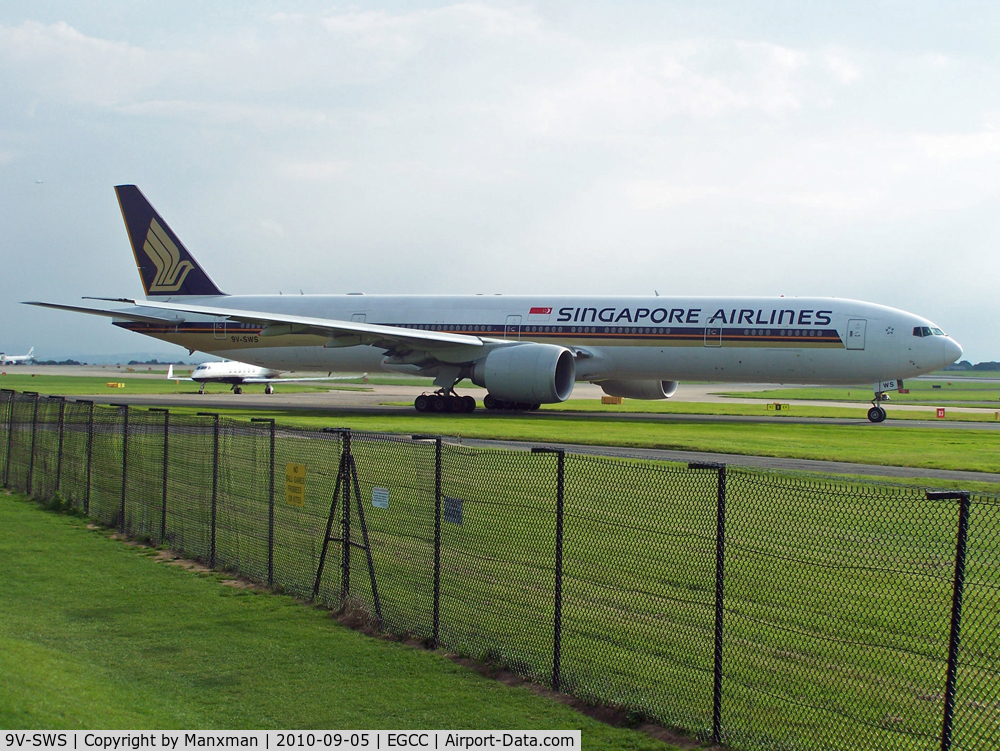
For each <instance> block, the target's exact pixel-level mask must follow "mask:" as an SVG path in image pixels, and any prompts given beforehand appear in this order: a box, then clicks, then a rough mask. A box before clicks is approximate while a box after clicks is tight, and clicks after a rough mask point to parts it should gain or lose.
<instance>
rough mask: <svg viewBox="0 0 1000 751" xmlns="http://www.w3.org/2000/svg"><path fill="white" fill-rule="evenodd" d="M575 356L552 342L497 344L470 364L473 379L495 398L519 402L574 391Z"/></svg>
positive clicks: (550, 399) (544, 400)
mask: <svg viewBox="0 0 1000 751" xmlns="http://www.w3.org/2000/svg"><path fill="white" fill-rule="evenodd" d="M575 380H576V360H575V359H574V358H573V353H572V352H570V351H569V350H568V349H566V348H565V347H559V346H556V345H555V344H536V343H534V342H525V343H523V344H515V345H511V346H508V347H499V348H497V349H495V350H493V351H492V352H490V353H489V354H488V355H487V356H486V357H485V358H483V359H482V360H479V361H478V362H477V363H476V364H475V365H474V366H473V368H472V382H473V383H475V384H476V385H477V386H484V387H485V388H486V389H487V390H488V391H489V392H490V394H491V395H492V396H493V397H495V398H496V399H502V400H504V401H508V402H519V403H522V404H552V403H554V402H564V401H566V400H567V399H569V395H570V394H572V393H573V383H574V381H575Z"/></svg>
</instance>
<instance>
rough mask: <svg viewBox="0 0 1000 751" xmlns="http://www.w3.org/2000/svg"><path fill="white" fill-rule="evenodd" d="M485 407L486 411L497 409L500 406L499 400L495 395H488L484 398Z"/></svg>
mask: <svg viewBox="0 0 1000 751" xmlns="http://www.w3.org/2000/svg"><path fill="white" fill-rule="evenodd" d="M483 406H484V407H486V409H496V408H497V407H498V406H499V405H498V404H497V400H496V398H495V397H494V396H493V394H487V395H486V396H485V397H484V398H483Z"/></svg>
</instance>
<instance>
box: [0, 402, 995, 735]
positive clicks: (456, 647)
mask: <svg viewBox="0 0 1000 751" xmlns="http://www.w3.org/2000/svg"><path fill="white" fill-rule="evenodd" d="M0 462H2V464H0V467H2V473H3V474H2V479H3V482H4V484H5V485H6V486H7V487H9V488H12V489H16V490H19V491H24V492H27V493H29V494H31V495H34V496H35V497H38V498H42V499H52V498H56V497H57V496H58V497H59V498H60V499H61V502H62V503H65V504H68V505H70V506H72V507H74V508H76V509H78V510H79V511H80V512H82V513H85V514H88V515H89V516H91V517H93V518H95V519H99V520H100V521H101V522H103V523H105V524H107V525H110V526H113V527H115V528H117V529H119V530H120V531H122V532H124V533H126V534H128V535H130V536H132V537H136V538H141V539H146V540H149V541H150V542H152V543H154V544H157V545H164V546H168V547H170V548H171V549H173V550H175V551H177V552H178V553H179V554H182V555H184V556H187V557H190V558H195V559H198V560H201V561H203V562H205V563H206V564H207V565H209V566H213V567H217V568H220V569H225V570H229V571H233V572H235V573H238V574H240V575H242V576H244V577H247V578H249V579H252V580H254V581H256V582H260V583H262V584H267V585H269V586H272V587H274V588H276V589H279V590H282V591H285V592H289V593H292V594H295V595H298V596H300V597H303V598H308V599H314V600H316V601H319V602H323V603H327V604H330V605H332V606H335V607H340V606H345V607H346V608H348V609H349V610H350V611H351V612H352V614H353V615H355V616H356V617H358V618H359V619H362V620H367V621H368V622H369V623H370V624H371V625H372V626H376V625H377V626H379V627H381V628H382V629H384V630H385V631H388V632H391V633H395V634H401V635H407V636H411V637H414V638H418V639H423V640H425V641H426V642H427V643H428V644H431V645H437V646H441V647H444V648H447V649H449V650H451V651H453V652H457V653H459V654H463V655H467V656H469V657H472V658H474V659H477V660H481V661H490V662H494V663H497V664H499V665H502V666H504V667H506V668H507V669H508V670H510V671H513V672H515V673H517V674H519V675H521V676H524V677H525V678H528V679H531V680H534V681H537V682H539V683H542V684H545V685H548V686H550V687H553V688H556V689H558V690H560V691H562V692H565V693H569V694H573V695H575V696H578V697H580V698H581V699H583V700H585V701H589V702H594V703H599V704H603V705H609V706H613V707H616V708H618V709H621V710H624V711H625V712H627V713H630V714H631V716H633V717H634V718H635V719H636V721H653V722H656V723H659V724H662V725H666V726H670V727H674V728H677V729H680V730H682V731H684V732H686V733H689V734H691V735H693V736H696V737H698V738H700V739H703V740H705V741H712V742H715V743H720V744H724V745H728V746H733V747H736V748H745V749H808V750H810V751H811V750H813V749H815V750H816V751H827V750H829V749H872V750H875V749H877V750H878V751H882V750H883V749H946V750H947V749H949V748H953V749H970V750H972V749H982V750H983V751H986V750H987V749H996V748H1000V498H997V497H995V496H989V495H984V494H970V493H965V492H947V493H945V492H924V491H921V490H917V489H915V488H912V487H903V486H894V485H889V484H876V483H861V482H852V481H844V480H829V479H826V480H824V479H813V478H809V477H806V476H799V475H792V474H781V473H770V472H762V471H758V470H749V469H745V468H737V467H731V466H730V467H726V466H721V465H705V464H701V465H698V464H693V465H679V464H676V463H667V462H653V461H633V460H626V459H612V458H600V457H594V456H581V455H572V454H566V453H563V452H561V451H551V450H544V449H536V450H532V451H519V450H510V449H504V450H493V449H474V448H469V447H465V446H461V445H458V444H455V443H451V442H446V441H443V440H442V439H440V438H436V437H427V436H399V435H383V434H371V433H358V432H351V431H348V430H343V429H335V428H334V429H327V430H322V431H313V430H302V429H295V428H288V427H282V426H278V425H276V424H275V423H274V421H273V420H269V419H255V420H253V421H250V422H244V421H238V420H232V419H227V418H221V417H219V416H218V415H212V414H202V415H195V416H191V415H179V414H174V413H170V412H168V411H166V410H155V409H150V410H141V409H134V408H129V407H125V406H122V407H98V406H95V405H93V404H91V403H89V402H83V401H77V402H71V401H64V400H62V399H57V398H52V397H42V396H39V395H37V394H29V393H25V394H15V393H13V392H10V391H3V392H0Z"/></svg>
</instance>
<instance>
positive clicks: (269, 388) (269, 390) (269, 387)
mask: <svg viewBox="0 0 1000 751" xmlns="http://www.w3.org/2000/svg"><path fill="white" fill-rule="evenodd" d="M264 393H265V394H273V393H274V386H272V385H271V384H270V383H269V384H267V385H266V386H265V387H264Z"/></svg>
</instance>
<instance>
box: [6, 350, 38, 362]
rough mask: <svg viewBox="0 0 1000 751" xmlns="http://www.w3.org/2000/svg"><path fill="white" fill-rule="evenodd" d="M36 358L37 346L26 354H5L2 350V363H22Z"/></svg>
mask: <svg viewBox="0 0 1000 751" xmlns="http://www.w3.org/2000/svg"><path fill="white" fill-rule="evenodd" d="M34 359H35V348H34V347H32V348H31V349H29V350H28V354H26V355H5V354H4V353H3V352H0V365H21V364H22V363H26V362H29V361H31V360H34Z"/></svg>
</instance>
